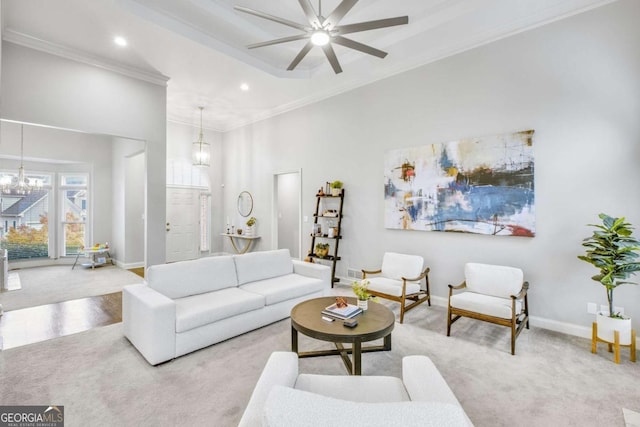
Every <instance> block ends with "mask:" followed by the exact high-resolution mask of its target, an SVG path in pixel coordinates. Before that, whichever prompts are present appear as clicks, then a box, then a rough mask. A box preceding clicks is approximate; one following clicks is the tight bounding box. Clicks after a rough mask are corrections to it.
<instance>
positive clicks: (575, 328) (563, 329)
mask: <svg viewBox="0 0 640 427" xmlns="http://www.w3.org/2000/svg"><path fill="white" fill-rule="evenodd" d="M351 281H353V278H349V277H340V284H341V285H342V286H351V285H350V283H351ZM448 301H449V298H445V297H439V296H436V295H432V296H431V304H432V305H437V306H439V307H447V304H448ZM529 322H530V324H531V326H535V327H536V328H542V329H548V330H550V331H554V332H560V333H563V334H567V335H573V336H576V337H580V338H588V339H591V327H590V326H581V325H574V324H572V323H565V322H559V321H557V320H551V319H546V318H544V317H538V316H529Z"/></svg>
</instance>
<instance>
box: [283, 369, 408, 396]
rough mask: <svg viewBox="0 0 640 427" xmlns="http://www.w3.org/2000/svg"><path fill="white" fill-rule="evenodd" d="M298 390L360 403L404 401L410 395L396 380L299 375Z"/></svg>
mask: <svg viewBox="0 0 640 427" xmlns="http://www.w3.org/2000/svg"><path fill="white" fill-rule="evenodd" d="M295 388H296V390H303V391H308V392H310V393H315V394H321V395H323V396H328V397H333V398H336V399H344V400H352V401H357V402H369V403H376V402H405V401H407V400H410V399H409V394H408V393H407V390H406V389H405V387H404V384H402V380H401V379H400V378H396V377H386V376H385V377H382V376H360V375H315V374H300V375H298V379H297V380H296V384H295Z"/></svg>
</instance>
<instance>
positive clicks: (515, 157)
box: [384, 130, 536, 237]
mask: <svg viewBox="0 0 640 427" xmlns="http://www.w3.org/2000/svg"><path fill="white" fill-rule="evenodd" d="M533 135H534V131H533V130H525V131H521V132H513V133H507V134H501V135H493V136H486V137H480V138H466V139H460V140H457V141H451V142H446V143H440V144H432V145H425V146H421V147H412V148H402V149H396V150H390V151H387V152H386V153H385V156H384V171H385V172H384V182H385V186H384V206H385V208H384V209H385V211H384V226H385V228H390V229H401V230H421V231H451V232H463V233H474V234H488V235H496V236H522V237H534V236H535V232H536V230H535V228H536V224H535V193H534V187H535V185H534V166H535V164H534V163H535V162H534V155H533ZM461 206H464V208H461Z"/></svg>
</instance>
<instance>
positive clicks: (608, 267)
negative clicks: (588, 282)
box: [578, 213, 640, 363]
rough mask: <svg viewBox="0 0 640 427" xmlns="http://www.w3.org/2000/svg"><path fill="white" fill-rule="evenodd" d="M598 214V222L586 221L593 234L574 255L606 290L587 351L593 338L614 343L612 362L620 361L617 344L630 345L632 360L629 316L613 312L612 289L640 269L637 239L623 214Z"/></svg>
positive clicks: (634, 351)
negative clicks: (582, 250)
mask: <svg viewBox="0 0 640 427" xmlns="http://www.w3.org/2000/svg"><path fill="white" fill-rule="evenodd" d="M598 217H599V218H600V219H601V220H602V224H589V225H590V226H592V227H595V228H596V230H594V232H593V235H591V236H590V237H587V238H585V239H584V240H583V241H582V246H584V247H585V248H587V250H586V253H585V254H584V255H578V258H579V259H581V260H582V261H585V262H588V263H589V264H591V265H593V266H594V267H596V268H597V269H598V270H599V274H597V275H595V276H593V277H592V279H593V280H595V281H596V282H599V283H600V284H601V285H602V286H604V287H605V290H606V292H607V302H608V305H609V310H608V312H598V313H597V314H596V322H595V323H594V324H593V337H592V343H591V352H592V353H595V352H596V346H597V342H598V341H601V342H606V343H608V344H609V349H610V350H609V351H611V345H612V344H615V362H616V363H620V346H629V347H631V360H632V361H634V362H635V358H636V356H635V355H636V349H635V336H636V333H635V331H633V330H632V329H631V318H630V317H628V316H625V315H623V314H621V313H616V311H615V306H614V304H613V291H614V290H615V288H617V287H618V286H620V285H623V284H625V283H629V284H634V285H636V284H637V283H635V282H630V281H628V280H627V279H628V278H629V277H630V276H631V275H632V274H635V273H636V272H638V271H640V263H639V262H638V256H639V254H638V251H640V241H638V240H637V239H636V238H635V237H633V236H632V232H633V227H632V226H631V224H630V223H628V222H626V220H625V218H624V217H621V218H614V217H611V216H609V215H607V214H604V213H601V214H600V215H598Z"/></svg>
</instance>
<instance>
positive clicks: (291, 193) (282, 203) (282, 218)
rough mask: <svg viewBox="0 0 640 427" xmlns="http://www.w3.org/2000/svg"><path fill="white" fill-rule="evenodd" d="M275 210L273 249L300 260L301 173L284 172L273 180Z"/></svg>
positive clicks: (276, 175)
mask: <svg viewBox="0 0 640 427" xmlns="http://www.w3.org/2000/svg"><path fill="white" fill-rule="evenodd" d="M273 186H274V188H273V194H274V199H275V202H274V204H273V205H274V209H275V215H274V217H275V219H276V220H275V230H274V235H275V237H276V238H275V247H276V249H289V252H290V253H291V257H292V258H296V259H300V258H301V253H300V248H301V246H302V233H301V222H300V217H301V215H302V193H301V191H302V171H301V170H298V171H295V172H284V173H279V174H275V175H274V179H273Z"/></svg>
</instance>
